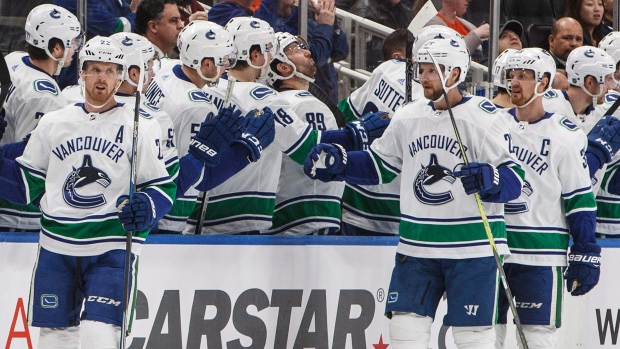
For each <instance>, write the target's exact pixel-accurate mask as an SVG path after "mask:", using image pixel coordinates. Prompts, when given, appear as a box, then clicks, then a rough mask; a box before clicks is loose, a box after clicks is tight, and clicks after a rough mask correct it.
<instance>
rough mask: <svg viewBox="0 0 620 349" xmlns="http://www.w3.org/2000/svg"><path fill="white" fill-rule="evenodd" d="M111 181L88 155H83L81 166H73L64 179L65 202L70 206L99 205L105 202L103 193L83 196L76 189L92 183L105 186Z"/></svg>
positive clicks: (90, 206)
mask: <svg viewBox="0 0 620 349" xmlns="http://www.w3.org/2000/svg"><path fill="white" fill-rule="evenodd" d="M111 182H112V180H111V179H110V177H109V176H108V175H107V174H106V173H105V172H103V171H102V170H100V169H98V168H97V167H95V166H93V161H92V159H91V158H90V155H84V159H83V160H82V166H80V167H78V168H75V167H74V168H73V171H72V172H71V173H70V174H69V176H67V180H65V184H64V185H63V197H64V199H65V202H66V203H67V204H69V205H70V206H72V207H76V208H94V207H99V206H101V205H103V204H105V203H106V200H105V196H104V195H103V194H97V195H90V196H84V195H80V194H78V192H77V191H76V189H78V188H84V187H86V186H90V185H92V184H98V185H100V186H102V187H104V188H107V187H108V185H110V183H111ZM91 192H92V190H91Z"/></svg>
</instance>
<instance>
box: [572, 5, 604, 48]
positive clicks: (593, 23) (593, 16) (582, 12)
mask: <svg viewBox="0 0 620 349" xmlns="http://www.w3.org/2000/svg"><path fill="white" fill-rule="evenodd" d="M603 11H604V7H603V0H568V1H567V3H566V11H565V13H564V16H566V17H572V18H574V19H576V20H577V21H578V22H579V24H581V27H582V28H583V45H587V46H595V47H596V46H597V45H598V43H599V41H601V39H602V38H603V37H604V36H605V35H607V32H605V33H603V27H604V25H603V24H602V21H603Z"/></svg>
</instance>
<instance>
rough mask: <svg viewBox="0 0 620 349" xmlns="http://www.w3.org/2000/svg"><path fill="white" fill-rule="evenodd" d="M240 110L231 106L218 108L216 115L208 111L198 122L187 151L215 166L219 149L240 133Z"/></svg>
mask: <svg viewBox="0 0 620 349" xmlns="http://www.w3.org/2000/svg"><path fill="white" fill-rule="evenodd" d="M240 115H241V112H240V111H238V110H237V111H233V107H227V108H222V109H220V111H219V113H218V114H217V116H216V117H213V113H209V115H208V116H207V118H206V119H205V121H204V122H203V123H202V124H200V130H199V131H198V134H196V135H195V136H194V137H192V140H191V142H190V143H189V153H190V154H192V155H193V156H194V157H196V158H197V159H198V160H200V161H202V162H203V163H204V164H205V165H207V166H215V165H217V164H218V162H219V161H220V149H221V148H222V147H225V146H227V145H229V144H230V143H231V142H232V141H233V140H235V138H237V136H238V135H240V134H241V120H242V119H241V118H240V117H239V116H240Z"/></svg>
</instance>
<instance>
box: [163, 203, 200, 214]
mask: <svg viewBox="0 0 620 349" xmlns="http://www.w3.org/2000/svg"><path fill="white" fill-rule="evenodd" d="M195 206H196V199H192V200H182V199H176V200H175V201H174V204H173V205H172V209H171V210H170V212H168V213H167V214H166V217H175V218H187V217H189V215H190V214H192V212H193V211H194V207H195Z"/></svg>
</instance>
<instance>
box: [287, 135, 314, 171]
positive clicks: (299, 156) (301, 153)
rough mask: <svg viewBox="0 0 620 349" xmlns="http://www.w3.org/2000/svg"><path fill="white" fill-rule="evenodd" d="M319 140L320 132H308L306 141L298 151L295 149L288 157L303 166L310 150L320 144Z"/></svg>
mask: <svg viewBox="0 0 620 349" xmlns="http://www.w3.org/2000/svg"><path fill="white" fill-rule="evenodd" d="M318 138H319V132H318V131H316V130H311V131H310V132H308V135H307V136H306V139H304V140H303V142H301V144H300V145H299V146H298V147H297V148H296V149H293V151H292V152H291V153H289V154H288V156H289V157H290V158H291V159H293V161H295V162H296V163H298V164H300V165H302V166H303V165H304V162H305V161H306V157H307V156H308V153H309V152H310V149H312V147H314V146H315V145H317V144H318Z"/></svg>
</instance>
